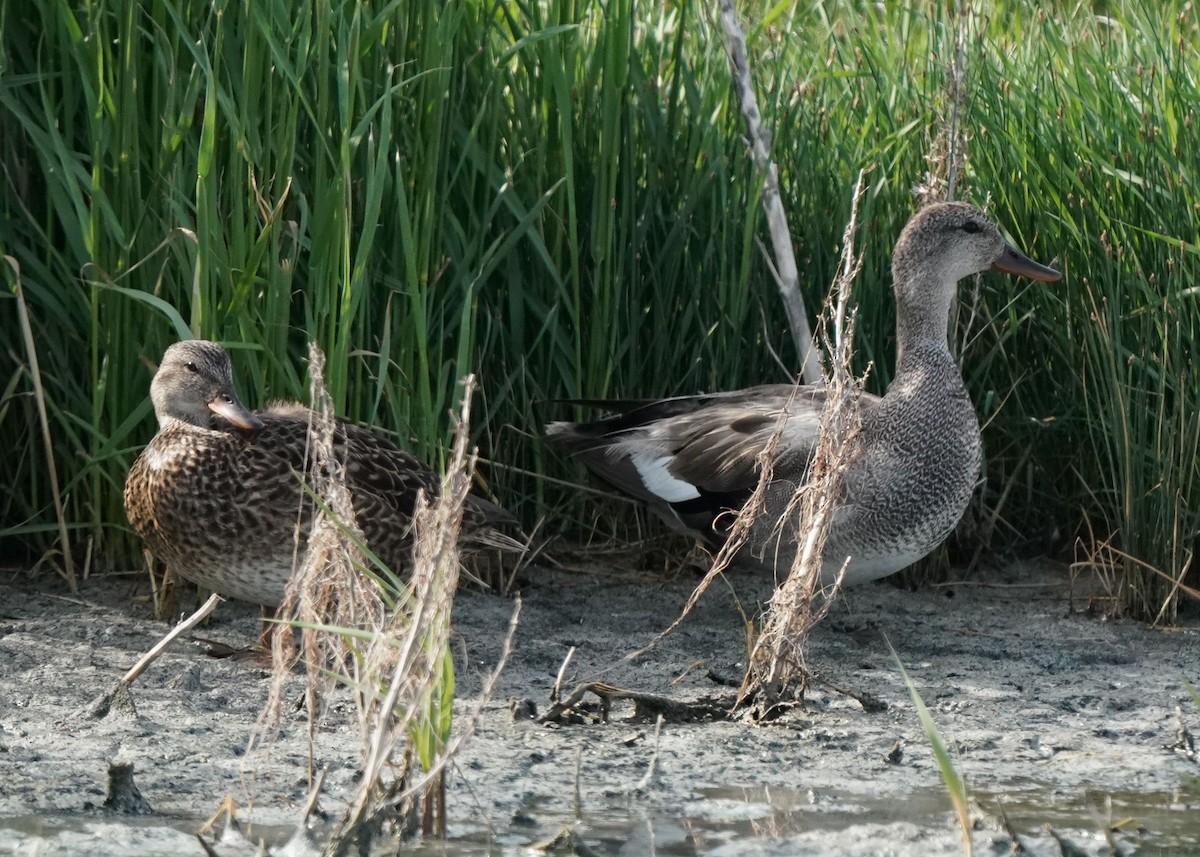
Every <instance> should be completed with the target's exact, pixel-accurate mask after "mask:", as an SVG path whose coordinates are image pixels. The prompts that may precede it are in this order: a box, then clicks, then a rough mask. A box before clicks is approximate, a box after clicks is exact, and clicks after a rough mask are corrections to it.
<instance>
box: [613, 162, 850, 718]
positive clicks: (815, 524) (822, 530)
mask: <svg viewBox="0 0 1200 857" xmlns="http://www.w3.org/2000/svg"><path fill="white" fill-rule="evenodd" d="M863 176H864V172H863V171H860V172H859V174H858V180H857V181H856V183H855V187H854V196H853V201H852V204H851V211H850V221H849V223H848V224H847V225H846V231H845V233H844V235H843V238H842V264H841V268H840V270H839V273H838V276H837V277H836V279H835V280H834V283H833V285H832V287H831V289H830V293H831V301H832V305H831V304H830V303H827V304H826V312H825V314H824V317H825V322H824V324H823V330H824V338H825V339H826V344H827V345H828V346H829V348H830V353H831V354H832V355H833V362H832V364H831V366H830V369H829V372H828V377H827V378H826V381H825V383H826V386H827V387H828V389H829V394H828V396H827V398H826V406H825V412H824V413H823V414H822V418H821V435H820V437H821V439H820V441H819V442H818V447H817V452H816V455H815V456H814V458H813V461H812V463H811V464H810V466H809V479H807V480H806V481H805V482H804V484H802V485H801V486H800V487H799V488H798V489H797V491H796V493H795V494H794V495H793V496H792V499H791V501H790V502H789V503H788V505H787V507H786V510H785V512H784V514H783V515H782V516H781V517H780V521H779V526H780V527H788V526H794V525H795V523H796V522H797V521H801V522H803V524H804V527H803V529H797V531H796V534H795V535H796V538H797V539H799V538H803V539H804V545H803V547H802V549H801V550H799V551H797V552H796V558H795V559H794V560H793V565H792V569H791V571H790V572H789V574H788V577H787V579H786V580H785V581H784V582H783V585H782V586H781V587H780V588H779V589H778V590H777V591H776V593H775V596H774V597H773V598H772V599H771V608H770V610H769V612H768V616H767V625H766V628H765V629H764V631H763V634H762V635H760V636H758V637H757V639H755V640H754V641H753V642H752V643H751V644H750V648H751V658H750V665H749V670H748V672H747V675H746V677H745V681H744V682H743V685H742V693H741V696H740V699H739V702H741V701H744V700H745V699H747V698H748V696H749V695H750V694H752V693H757V692H765V693H766V695H767V696H768V697H772V696H773V697H775V698H778V697H779V695H781V694H782V693H783V691H784V690H785V689H787V688H790V687H791V686H792V685H793V684H794V682H795V681H796V679H797V678H802V677H803V676H804V675H806V673H805V671H804V669H803V662H804V660H803V646H804V643H805V641H806V640H807V637H808V632H809V631H810V630H811V629H812V627H813V626H814V625H815V624H816V623H817V622H819V621H820V620H821V618H822V617H824V615H825V613H826V612H827V611H828V609H829V606H830V605H831V604H832V598H831V597H830V598H826V599H824V600H823V601H822V602H821V603H820V604H818V603H817V601H818V598H817V590H818V588H819V583H820V577H821V562H822V553H823V550H824V546H825V538H826V535H827V533H828V529H829V524H830V520H831V515H832V513H833V510H834V508H835V507H836V501H837V496H838V488H839V484H840V479H841V475H842V473H843V472H844V471H845V469H846V467H847V466H849V463H850V460H851V457H852V455H853V453H854V450H853V439H854V435H855V433H856V432H857V429H858V410H857V406H856V405H855V399H856V398H857V396H858V394H859V393H860V392H861V390H862V380H861V379H858V378H854V377H853V376H852V375H851V373H850V357H851V352H852V347H853V341H854V313H853V312H852V311H850V310H849V297H850V285H851V283H852V282H853V280H854V278H855V277H856V276H857V275H858V272H859V270H860V269H861V267H862V258H861V257H860V256H855V255H854V233H855V232H856V231H857V226H858V205H859V202H860V200H861V198H862V194H863ZM831 310H832V325H833V330H832V332H830V331H829V330H828V324H829V322H830V318H829V315H830V311H831ZM830 339H832V342H830V341H829V340H830ZM799 391H800V385H799V382H797V386H796V389H795V392H796V393H798V392H799ZM790 406H791V402H790V401H789V403H788V406H787V407H785V408H784V409H783V410H782V411H781V413H780V415H779V420H778V422H777V424H776V426H775V430H774V432H773V433H772V435H771V438H770V440H769V441H768V442H767V444H766V446H764V447H763V450H762V452H760V453H759V456H758V461H757V465H758V469H759V477H758V485H757V486H756V487H755V489H754V493H753V494H751V495H750V498H749V499H748V500H747V501H746V502H745V504H743V506H742V508H741V511H740V512H738V514H737V517H736V518H735V519H734V521H733V524H732V526H731V527H730V530H729V534H728V535H727V536H726V538H725V543H724V544H723V545H722V546H721V550H720V551H718V553H717V555H716V557H714V558H713V561H712V565H711V567H710V568H709V570H708V572H707V573H706V574H705V575H704V579H703V580H701V581H700V583H699V584H697V585H696V588H695V589H694V590H693V591H692V594H691V595H690V596H689V597H688V600H687V603H686V604H684V607H683V610H682V611H680V614H679V616H678V617H677V618H676V619H675V621H674V622H672V623H671V624H670V625H669V626H668V627H667V628H665V629H664V630H663V631H661V632H659V633H658V634H657V635H656V636H655V637H654V639H653V640H651V641H650V643H649V644H647V645H646V646H645V647H643V648H641V649H638V650H637V651H634V652H631V653H630V654H629V655H627V656H626V659H627V660H633V659H635V658H637V657H640V656H641V655H643V654H645V653H646V652H647V651H649V650H650V649H652V648H653V647H654V646H656V645H657V644H658V642H659V640H661V639H662V638H663V637H665V636H667V635H668V634H670V633H671V632H673V631H674V630H675V629H676V628H678V627H679V626H680V624H682V623H683V621H684V620H685V619H686V618H687V617H688V615H689V614H690V613H691V612H692V609H693V608H694V607H695V606H696V604H697V603H698V602H699V601H700V598H701V597H702V596H703V595H704V593H705V592H706V591H707V590H708V587H709V585H711V584H712V582H713V581H714V580H715V579H716V578H717V577H718V576H719V575H720V574H722V573H723V572H724V571H725V569H726V568H728V567H729V564H730V563H731V562H733V559H734V557H735V556H736V555H737V554H738V552H739V551H740V550H741V549H742V548H743V547H744V546H745V543H746V539H747V538H748V537H749V535H750V528H751V527H752V525H753V524H754V521H755V519H756V518H757V517H758V516H759V515H761V514H764V513H765V511H766V510H765V505H766V494H767V486H768V484H769V483H770V482H771V479H772V476H773V474H774V465H775V457H776V456H775V453H776V450H777V448H778V446H779V441H780V439H781V437H782V436H783V428H784V425H785V423H786V422H787V420H788V417H789V412H790ZM797 512H798V513H799V514H797ZM835 588H836V587H835ZM797 670H798V671H797ZM769 688H773V690H769ZM799 691H800V692H803V687H800V688H799Z"/></svg>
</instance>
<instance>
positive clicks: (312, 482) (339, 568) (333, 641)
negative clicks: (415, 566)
mask: <svg viewBox="0 0 1200 857" xmlns="http://www.w3.org/2000/svg"><path fill="white" fill-rule="evenodd" d="M324 368H325V356H324V354H323V353H322V352H321V350H320V348H318V347H317V345H316V344H315V343H311V344H310V345H309V375H310V385H311V394H312V403H313V407H312V410H311V413H312V421H311V423H310V425H309V428H308V439H307V440H308V445H309V449H308V452H307V455H306V460H307V461H308V471H307V472H306V473H304V474H298V475H297V478H301V477H302V478H303V480H304V485H305V489H306V490H305V491H304V492H303V493H302V495H301V503H304V504H312V526H311V529H310V531H309V532H308V533H307V536H306V534H305V533H304V532H303V528H302V526H301V522H302V521H303V520H304V518H305V517H307V516H306V515H305V514H303V511H304V510H301V509H297V512H296V530H295V535H294V538H295V556H296V562H297V563H299V567H298V569H297V571H296V573H295V574H293V575H292V578H291V580H289V581H288V588H287V593H286V594H285V596H284V600H283V603H282V604H281V605H280V608H279V614H278V615H279V617H280V619H282V620H284V621H283V622H281V624H280V625H279V626H278V628H277V629H276V633H275V634H274V635H273V639H272V660H273V662H274V670H273V672H274V679H273V682H272V685H271V694H270V698H269V701H268V704H267V708H266V711H265V712H264V713H265V714H266V715H267V717H268V718H270V719H272V720H275V721H277V720H278V718H279V714H280V711H281V702H282V698H283V690H284V685H285V682H286V680H287V678H288V676H289V675H290V674H291V670H292V667H293V666H295V664H296V662H297V660H300V661H303V663H304V665H305V669H306V675H307V682H306V688H305V702H306V707H307V710H308V722H309V736H310V749H311V738H312V735H313V734H314V733H315V730H316V728H317V726H318V725H319V724H320V721H321V716H322V712H321V710H320V708H321V700H322V699H324V698H326V696H327V692H328V691H329V689H330V688H331V687H332V686H333V685H334V684H335V683H336V682H338V681H340V680H346V681H349V682H350V683H351V684H352V685H353V686H357V684H358V683H359V682H360V681H361V680H362V679H363V676H362V675H360V674H359V666H358V664H359V661H358V659H357V658H354V657H351V655H352V654H353V652H354V640H353V638H351V637H349V636H347V635H344V634H339V633H336V631H333V630H331V629H337V628H354V629H360V628H367V629H379V628H382V627H383V624H384V615H385V603H384V597H383V593H382V592H381V591H380V588H379V586H378V585H377V584H376V583H375V582H374V581H373V580H372V578H371V576H370V575H365V574H361V573H360V570H361V569H362V568H364V566H365V561H364V553H363V546H364V544H365V543H364V540H363V538H362V534H361V533H360V532H359V530H358V528H357V524H356V522H355V516H354V506H353V503H352V501H351V496H350V489H349V488H348V487H347V485H346V479H345V472H344V463H343V462H341V461H339V460H338V458H337V456H335V455H334V445H333V444H334V431H335V429H336V420H335V417H334V414H333V403H332V401H331V400H330V398H329V393H328V392H327V391H326V389H325V384H324ZM297 636H298V637H299V639H298V640H297ZM331 666H332V667H333V669H332V670H331V669H330V667H331ZM343 672H346V673H348V674H343ZM360 705H361V703H360ZM311 773H312V771H311V770H310V775H311Z"/></svg>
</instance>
